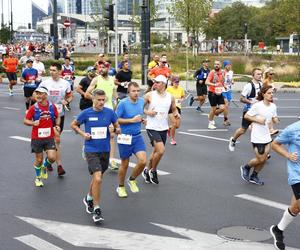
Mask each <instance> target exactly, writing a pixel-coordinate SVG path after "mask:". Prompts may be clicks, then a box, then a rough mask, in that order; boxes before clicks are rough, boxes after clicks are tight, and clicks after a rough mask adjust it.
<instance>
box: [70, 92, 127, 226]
mask: <svg viewBox="0 0 300 250" xmlns="http://www.w3.org/2000/svg"><path fill="white" fill-rule="evenodd" d="M92 96H93V98H92V100H93V107H92V108H87V109H85V110H83V111H82V112H81V113H80V114H79V115H78V116H77V118H76V119H75V120H74V121H73V122H72V124H71V127H72V129H73V130H74V131H75V132H76V133H78V134H79V135H81V136H82V137H83V138H84V140H85V146H84V148H85V155H86V160H87V163H88V170H89V172H90V174H91V175H92V180H91V182H90V187H89V192H88V194H87V195H86V196H85V197H84V199H83V202H84V204H85V206H86V212H87V213H89V214H93V221H94V222H95V223H97V222H101V221H103V220H104V219H103V216H102V212H101V209H100V201H101V186H102V179H103V174H104V172H105V171H106V169H107V168H108V164H109V151H110V142H109V140H110V132H109V126H110V124H113V126H114V131H115V133H117V134H119V133H120V132H121V131H120V127H119V124H118V122H117V116H116V114H115V112H114V111H113V110H112V109H110V108H106V107H104V104H105V101H106V96H105V92H104V91H103V90H101V89H95V90H94V91H93V93H92ZM81 124H84V131H83V130H81V129H80V127H79V126H80V125H81Z"/></svg>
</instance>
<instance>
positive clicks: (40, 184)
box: [34, 178, 44, 187]
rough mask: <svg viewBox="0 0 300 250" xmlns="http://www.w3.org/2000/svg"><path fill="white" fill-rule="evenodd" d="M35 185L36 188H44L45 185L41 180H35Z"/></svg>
mask: <svg viewBox="0 0 300 250" xmlns="http://www.w3.org/2000/svg"><path fill="white" fill-rule="evenodd" d="M34 184H35V186H36V187H42V186H44V183H43V182H42V181H41V179H40V178H35V180H34Z"/></svg>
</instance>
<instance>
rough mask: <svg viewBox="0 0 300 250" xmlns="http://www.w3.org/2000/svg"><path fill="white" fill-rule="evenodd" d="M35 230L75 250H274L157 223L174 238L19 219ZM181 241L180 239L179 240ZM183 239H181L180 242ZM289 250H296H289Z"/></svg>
mask: <svg viewBox="0 0 300 250" xmlns="http://www.w3.org/2000/svg"><path fill="white" fill-rule="evenodd" d="M18 218H19V219H20V220H23V221H25V222H27V223H29V224H31V225H33V226H35V227H36V228H38V229H40V230H43V231H45V232H47V233H49V234H51V235H54V236H55V237H57V238H59V239H61V240H63V241H65V242H68V243H69V244H71V245H73V246H77V247H90V248H98V249H102V248H105V249H120V250H128V249H130V250H141V249H144V248H145V246H147V247H146V248H147V249H149V250H161V249H177V250H190V249H197V250H207V249H210V250H248V249H251V250H273V249H274V247H273V245H271V244H266V243H258V242H239V241H228V240H226V239H223V238H220V237H218V236H217V235H215V234H209V233H204V232H200V231H196V230H192V229H188V228H181V227H173V226H168V225H162V224H157V223H151V224H152V225H153V226H157V227H160V228H162V229H164V230H167V231H169V232H173V233H175V234H178V238H176V237H174V236H170V237H167V236H161V235H150V234H144V233H137V232H130V231H122V230H116V229H108V228H104V226H102V227H96V226H85V225H78V224H71V223H64V222H58V221H50V220H44V219H36V218H30V217H18ZM179 237H180V238H179ZM183 237H184V238H183ZM290 250H296V249H292V248H290Z"/></svg>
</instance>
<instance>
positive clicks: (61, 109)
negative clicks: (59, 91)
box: [55, 104, 63, 113]
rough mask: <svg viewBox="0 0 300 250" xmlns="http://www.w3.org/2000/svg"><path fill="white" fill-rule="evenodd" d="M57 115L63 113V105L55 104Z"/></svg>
mask: <svg viewBox="0 0 300 250" xmlns="http://www.w3.org/2000/svg"><path fill="white" fill-rule="evenodd" d="M55 106H56V108H57V111H58V113H62V112H63V105H62V104H55Z"/></svg>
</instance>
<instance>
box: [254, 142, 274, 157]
mask: <svg viewBox="0 0 300 250" xmlns="http://www.w3.org/2000/svg"><path fill="white" fill-rule="evenodd" d="M268 144H270V142H269V143H253V142H252V146H253V148H257V152H258V153H259V154H260V155H263V154H264V153H265V149H266V146H267V145H268Z"/></svg>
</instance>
